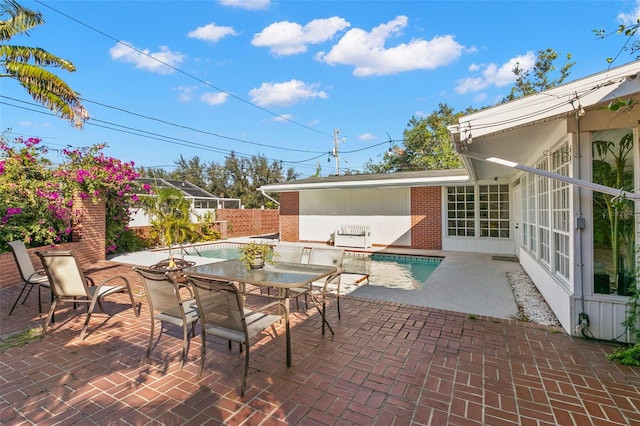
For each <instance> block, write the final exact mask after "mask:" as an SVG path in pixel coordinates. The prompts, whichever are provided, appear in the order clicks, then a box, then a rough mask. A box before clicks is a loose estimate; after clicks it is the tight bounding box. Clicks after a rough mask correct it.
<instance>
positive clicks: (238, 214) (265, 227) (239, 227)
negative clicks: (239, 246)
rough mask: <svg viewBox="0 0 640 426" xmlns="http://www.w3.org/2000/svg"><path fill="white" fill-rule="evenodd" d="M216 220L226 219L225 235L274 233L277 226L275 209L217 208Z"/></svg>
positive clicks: (238, 235) (230, 236)
mask: <svg viewBox="0 0 640 426" xmlns="http://www.w3.org/2000/svg"><path fill="white" fill-rule="evenodd" d="M216 220H218V221H227V236H228V237H229V238H233V237H246V236H249V235H266V234H276V233H277V232H278V228H279V218H278V210H275V209H218V210H216Z"/></svg>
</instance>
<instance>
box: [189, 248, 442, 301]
mask: <svg viewBox="0 0 640 426" xmlns="http://www.w3.org/2000/svg"><path fill="white" fill-rule="evenodd" d="M199 252H200V254H201V255H202V256H203V257H209V258H215V259H239V258H240V257H241V254H240V250H238V248H237V247H210V248H206V249H201V250H199ZM440 261H441V259H439V258H433V257H423V256H407V255H396V254H378V253H374V254H372V255H370V256H351V255H349V254H348V253H346V254H345V257H344V263H343V268H344V270H345V272H347V273H353V274H363V275H368V276H369V280H368V281H369V285H373V286H381V287H387V288H396V289H402V290H419V289H420V288H422V286H423V285H424V282H425V281H426V280H427V279H428V278H429V276H430V275H431V273H432V272H433V271H434V270H435V269H436V268H437V267H438V265H439V264H440Z"/></svg>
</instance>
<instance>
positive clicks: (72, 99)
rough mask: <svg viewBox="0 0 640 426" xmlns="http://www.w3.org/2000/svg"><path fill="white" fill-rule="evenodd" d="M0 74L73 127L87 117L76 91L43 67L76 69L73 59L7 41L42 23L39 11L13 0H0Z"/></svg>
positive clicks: (79, 125) (77, 125)
mask: <svg viewBox="0 0 640 426" xmlns="http://www.w3.org/2000/svg"><path fill="white" fill-rule="evenodd" d="M0 17H2V18H3V19H2V20H0V42H1V43H2V44H0V77H9V78H13V79H15V80H18V82H19V83H20V84H21V85H22V87H24V88H25V89H26V90H27V92H28V93H29V94H30V95H31V97H33V99H34V100H35V101H36V102H38V103H41V104H42V105H44V106H46V107H47V108H49V109H51V110H52V111H54V112H55V113H56V114H59V115H60V116H61V117H62V118H64V119H66V120H69V121H70V122H71V124H72V125H73V126H74V127H77V128H82V126H83V125H84V122H85V121H86V120H87V118H88V117H89V115H88V113H87V111H86V110H85V108H84V106H83V105H82V103H81V102H80V95H79V94H78V93H76V92H75V91H73V89H71V87H69V86H68V85H67V84H66V83H65V82H64V81H63V80H62V79H61V78H60V77H58V76H57V75H56V74H54V73H52V72H51V71H48V70H47V69H45V68H43V67H57V68H61V69H63V70H65V71H69V72H73V71H75V70H76V68H75V66H74V65H73V63H71V62H70V61H68V60H66V59H62V58H59V57H57V56H55V55H53V54H51V53H49V52H47V51H46V50H44V49H41V48H39V47H29V46H19V45H9V44H7V42H8V41H9V40H11V39H12V38H13V37H15V36H17V35H28V34H29V31H30V30H31V29H33V28H34V27H36V26H38V25H42V24H44V19H43V17H42V14H41V13H40V12H34V11H32V10H29V9H26V8H24V7H22V6H20V5H19V4H18V3H17V2H16V1H14V0H3V2H2V4H0Z"/></svg>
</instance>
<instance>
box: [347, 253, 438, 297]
mask: <svg viewBox="0 0 640 426" xmlns="http://www.w3.org/2000/svg"><path fill="white" fill-rule="evenodd" d="M440 261H441V259H438V258H431V257H422V256H406V255H386V254H372V255H371V256H363V257H355V256H345V258H344V263H343V265H342V266H343V267H344V269H345V271H346V272H352V273H357V274H367V275H369V285H373V286H381V287H387V288H397V289H402V290H419V289H421V288H422V286H423V285H424V283H425V281H426V280H427V279H428V278H429V277H430V276H431V274H432V273H433V271H435V269H436V268H437V267H438V265H439V264H440Z"/></svg>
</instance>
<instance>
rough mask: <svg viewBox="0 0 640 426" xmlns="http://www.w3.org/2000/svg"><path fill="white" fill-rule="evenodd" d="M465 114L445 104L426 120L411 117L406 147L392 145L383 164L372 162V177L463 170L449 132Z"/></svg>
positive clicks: (404, 140)
mask: <svg viewBox="0 0 640 426" xmlns="http://www.w3.org/2000/svg"><path fill="white" fill-rule="evenodd" d="M462 114H463V113H462V112H459V113H455V112H454V111H453V108H452V107H450V106H449V105H447V104H442V103H441V104H439V105H438V109H436V110H434V111H433V112H432V113H431V114H430V115H429V116H427V117H425V118H418V117H416V116H413V117H411V119H410V120H409V122H408V123H407V128H406V129H405V130H404V133H403V141H402V143H403V146H402V147H400V146H398V145H392V146H391V147H390V150H389V151H388V152H385V153H384V157H383V158H382V161H381V162H380V163H373V162H372V161H369V162H367V164H365V169H366V170H367V171H368V172H369V173H393V172H405V171H416V170H442V169H456V168H460V167H462V161H461V160H460V157H459V156H458V154H457V153H456V152H455V149H454V147H453V145H452V144H451V143H450V142H449V140H450V138H449V133H448V130H447V126H448V125H451V124H454V123H455V122H456V121H457V119H458V118H459V117H460V116H461V115H462Z"/></svg>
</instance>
